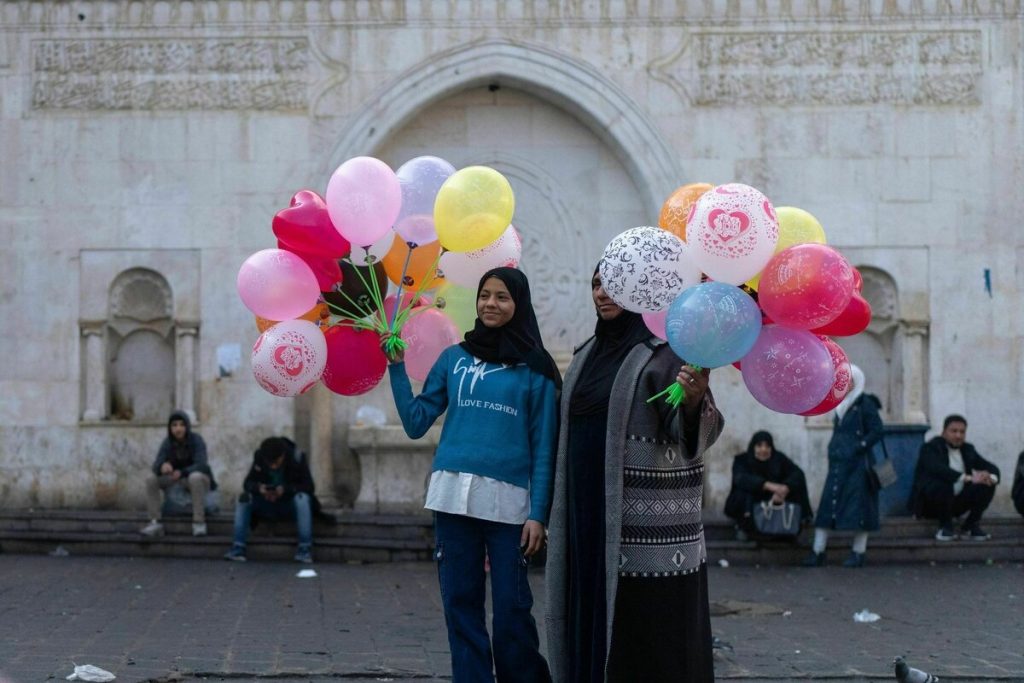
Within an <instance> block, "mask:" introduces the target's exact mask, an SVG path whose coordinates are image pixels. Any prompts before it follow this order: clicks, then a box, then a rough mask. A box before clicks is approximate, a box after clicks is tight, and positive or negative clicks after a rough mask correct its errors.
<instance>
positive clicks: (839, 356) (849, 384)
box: [800, 337, 853, 415]
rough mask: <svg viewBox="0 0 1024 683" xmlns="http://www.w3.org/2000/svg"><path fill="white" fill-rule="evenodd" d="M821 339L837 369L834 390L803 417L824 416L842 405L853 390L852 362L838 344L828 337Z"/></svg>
mask: <svg viewBox="0 0 1024 683" xmlns="http://www.w3.org/2000/svg"><path fill="white" fill-rule="evenodd" d="M819 339H821V341H823V342H824V343H825V346H826V347H827V348H828V353H829V355H830V356H832V366H833V367H834V368H835V374H834V375H833V380H832V388H831V389H829V390H828V393H827V394H826V395H825V398H824V399H822V401H821V403H819V404H818V405H816V406H814V407H813V408H811V409H810V410H807V411H804V412H802V413H800V414H801V415H824V414H825V413H827V412H828V411H830V410H832V409H833V408H835V407H836V406H837V405H839V404H840V403H842V401H843V399H844V398H846V395H847V394H848V393H850V389H852V388H853V375H852V373H851V371H850V361H849V359H848V358H847V357H846V352H845V351H843V349H842V347H841V346H839V344H836V343H835V342H834V341H832V340H831V339H829V338H828V337H819Z"/></svg>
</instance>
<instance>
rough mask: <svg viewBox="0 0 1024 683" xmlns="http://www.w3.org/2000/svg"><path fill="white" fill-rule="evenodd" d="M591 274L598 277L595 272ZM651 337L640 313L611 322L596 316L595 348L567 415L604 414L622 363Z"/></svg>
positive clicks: (620, 314) (578, 382)
mask: <svg viewBox="0 0 1024 683" xmlns="http://www.w3.org/2000/svg"><path fill="white" fill-rule="evenodd" d="M594 274H595V275H596V274H597V268H595V269H594ZM591 277H593V276H591ZM652 336H654V335H653V334H652V333H651V331H650V330H649V329H647V324H646V323H645V322H644V319H643V316H642V315H640V314H639V313H634V312H633V311H627V310H625V309H623V311H622V312H621V313H619V314H618V315H617V316H615V317H614V318H612V319H611V320H604V319H603V318H601V316H600V314H598V316H597V327H595V328H594V337H595V342H594V348H593V349H591V351H590V355H589V356H587V360H586V362H585V363H584V364H583V368H582V370H580V377H579V380H577V382H576V388H575V390H574V391H573V392H572V399H571V402H570V403H569V412H570V413H571V414H572V415H593V414H595V413H601V412H605V411H607V410H608V399H609V398H610V397H611V395H612V385H613V384H615V376H616V375H618V374H619V368H620V367H622V362H623V361H624V360H626V356H627V355H629V352H630V351H632V350H633V347H634V346H636V345H637V344H641V343H643V342H645V341H647V340H648V339H650V338H651V337H652Z"/></svg>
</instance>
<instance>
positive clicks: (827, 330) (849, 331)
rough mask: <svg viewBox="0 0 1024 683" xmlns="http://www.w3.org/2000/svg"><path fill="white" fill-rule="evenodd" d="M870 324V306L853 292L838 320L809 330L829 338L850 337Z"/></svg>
mask: <svg viewBox="0 0 1024 683" xmlns="http://www.w3.org/2000/svg"><path fill="white" fill-rule="evenodd" d="M870 322H871V304H869V303H868V302H867V300H866V299H865V298H864V297H862V296H861V295H860V293H859V292H854V293H853V296H852V297H850V303H848V304H847V305H846V308H845V309H843V312H842V313H840V314H839V317H838V318H836V319H835V320H833V321H832V322H830V323H828V324H827V325H822V326H821V327H819V328H818V329H816V330H811V332H813V333H814V334H823V335H828V336H830V337H852V336H853V335H855V334H860V333H861V332H863V331H864V330H865V329H867V326H868V324H869V323H870Z"/></svg>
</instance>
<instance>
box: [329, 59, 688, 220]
mask: <svg viewBox="0 0 1024 683" xmlns="http://www.w3.org/2000/svg"><path fill="white" fill-rule="evenodd" d="M488 83H498V84H501V85H507V86H511V87H515V88H518V89H520V90H524V91H526V92H528V93H530V94H533V95H535V96H537V97H540V98H542V99H545V100H547V101H549V102H551V103H552V104H554V105H556V106H558V107H560V108H562V109H564V110H566V111H567V112H569V113H570V114H572V115H573V116H575V117H577V118H578V119H579V120H580V121H581V122H583V123H584V124H585V125H586V126H587V127H589V128H590V129H591V130H592V131H593V132H594V134H595V135H597V136H598V138H600V139H601V140H602V141H603V142H605V144H607V145H608V146H609V147H610V148H611V149H612V150H614V151H615V154H616V155H617V156H618V158H619V160H620V161H621V162H622V164H623V165H624V166H625V167H626V169H627V171H628V172H629V174H630V175H631V176H632V177H633V180H634V182H635V183H636V184H637V186H638V187H639V188H640V191H641V192H642V193H643V194H644V197H643V199H644V204H645V205H646V206H649V207H650V211H651V212H652V214H653V212H655V211H656V210H657V209H658V207H660V206H661V203H662V202H663V201H664V199H665V197H667V196H668V194H669V193H670V192H671V191H672V190H673V189H674V188H675V187H676V186H677V185H678V184H679V182H680V178H682V173H681V169H680V166H679V163H678V162H677V160H676V157H675V154H674V152H673V151H672V149H671V147H670V146H669V145H668V144H667V143H666V142H665V140H664V139H663V138H662V136H661V133H660V132H659V131H658V129H657V128H656V127H655V125H654V124H653V122H652V121H651V120H650V119H649V118H648V117H647V115H646V114H644V112H643V111H642V110H641V108H640V107H639V106H638V105H637V104H636V102H634V101H633V100H632V99H631V98H630V97H629V96H628V95H627V94H626V93H625V92H623V90H622V89H621V88H620V87H619V86H618V84H616V83H615V82H614V81H612V80H611V79H609V78H607V77H606V76H605V75H603V74H602V73H600V72H599V71H598V70H597V69H595V68H594V67H592V66H591V65H589V64H587V63H585V62H581V61H579V60H577V59H574V58H572V57H570V56H568V55H565V54H563V53H560V52H557V51H554V50H551V49H549V48H546V47H542V46H538V45H525V44H522V43H519V42H511V41H508V40H500V39H486V40H481V41H477V42H473V43H470V44H467V45H462V46H459V47H456V48H453V49H451V50H448V51H446V52H442V53H439V54H436V55H433V56H431V57H430V58H429V59H427V60H425V61H424V62H421V63H419V64H417V65H416V66H414V67H412V68H411V69H408V70H406V71H404V72H403V73H401V74H399V75H398V76H396V77H395V78H393V79H392V80H391V81H390V82H389V83H387V84H386V85H385V86H384V87H382V88H381V89H380V90H379V91H378V92H377V93H376V95H374V96H373V97H372V98H371V99H369V100H368V101H367V102H366V103H365V104H364V105H363V107H362V108H361V109H360V110H359V112H358V113H357V114H356V116H355V118H353V119H351V120H349V121H346V123H345V132H344V134H343V135H342V136H341V138H340V140H338V143H337V144H336V145H335V147H334V149H333V150H332V152H331V154H330V155H329V157H328V160H327V166H326V168H325V169H323V172H322V174H321V175H324V176H326V175H330V173H331V172H332V171H333V170H334V169H335V168H336V167H337V166H338V165H339V164H341V163H342V162H344V161H345V160H346V159H348V158H350V157H353V156H358V155H360V154H371V153H373V151H374V150H375V149H376V148H377V146H378V145H380V144H381V143H382V142H383V141H384V140H387V139H388V137H389V136H390V135H391V134H392V133H394V132H395V131H397V130H399V129H400V128H401V127H402V126H403V125H404V124H405V123H406V122H407V121H409V120H410V119H411V118H412V117H413V116H415V115H416V113H417V112H418V111H420V110H422V109H423V108H425V107H428V106H430V105H431V104H433V103H434V102H437V101H439V100H441V99H443V98H445V97H447V96H449V95H452V94H454V93H456V92H459V91H461V90H466V89H468V88H472V87H477V86H482V85H486V84H488Z"/></svg>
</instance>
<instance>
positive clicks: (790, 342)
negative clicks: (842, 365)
mask: <svg viewBox="0 0 1024 683" xmlns="http://www.w3.org/2000/svg"><path fill="white" fill-rule="evenodd" d="M741 366H742V369H741V372H742V373H743V383H744V384H746V385H747V389H748V390H749V391H750V393H751V395H753V397H754V398H755V399H757V401H758V403H760V404H761V405H763V406H765V407H766V408H770V409H772V410H774V411H776V412H779V413H793V414H799V413H802V412H805V411H807V410H810V409H811V408H814V407H815V406H817V405H818V404H819V403H821V401H822V399H824V398H825V395H826V394H827V393H828V392H829V390H830V389H831V388H832V384H833V381H834V380H835V368H834V367H833V366H832V356H831V355H830V354H829V351H828V348H827V347H826V346H825V343H824V342H823V341H821V339H819V338H818V337H817V336H816V335H813V334H811V333H810V332H807V331H805V330H791V329H787V328H785V327H780V326H778V325H765V326H764V327H763V328H761V334H760V335H759V336H758V338H757V341H756V342H755V343H754V348H752V349H751V350H750V352H749V353H748V354H747V355H746V356H744V357H743V359H742V361H741Z"/></svg>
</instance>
